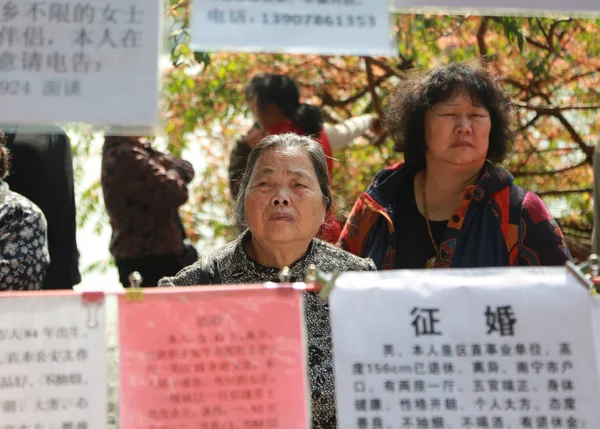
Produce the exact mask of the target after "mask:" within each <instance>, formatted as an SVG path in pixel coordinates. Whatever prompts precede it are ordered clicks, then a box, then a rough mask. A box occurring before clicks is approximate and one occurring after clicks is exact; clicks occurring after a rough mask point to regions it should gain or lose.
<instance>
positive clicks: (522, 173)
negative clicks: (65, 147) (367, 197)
mask: <svg viewBox="0 0 600 429" xmlns="http://www.w3.org/2000/svg"><path fill="white" fill-rule="evenodd" d="M167 15H168V18H169V22H171V23H172V24H171V26H170V27H169V35H168V38H169V43H170V44H169V46H170V50H171V56H172V58H171V60H172V61H171V62H172V67H171V68H170V70H169V71H168V73H167V74H166V75H165V77H164V93H163V101H162V102H163V110H164V112H165V119H166V131H167V134H168V137H169V142H168V143H169V150H171V151H172V152H173V153H175V154H181V153H183V152H184V151H185V150H188V151H191V152H193V153H200V154H202V159H203V161H205V163H206V169H205V170H204V171H201V172H199V175H198V177H197V178H196V179H195V180H194V182H193V184H192V185H193V189H192V197H191V199H190V201H189V203H188V204H187V205H186V206H185V207H184V210H183V212H184V213H183V218H184V223H185V225H186V227H187V229H188V233H190V235H191V236H192V238H193V240H194V241H197V242H198V243H200V247H201V248H206V249H207V250H209V249H212V248H214V247H216V246H217V245H219V244H220V243H222V242H224V241H226V240H229V239H231V238H233V237H234V236H235V234H236V233H237V232H236V231H235V228H234V226H233V223H232V221H231V199H230V195H229V189H228V183H227V171H226V168H227V165H228V153H229V151H230V150H231V147H232V145H233V143H234V142H235V140H236V138H238V137H239V136H241V135H243V134H244V133H245V132H246V130H247V127H248V120H247V118H246V120H244V118H245V117H246V115H247V106H246V104H245V100H244V87H245V84H246V83H247V82H248V80H249V79H250V77H251V76H252V75H253V74H255V73H258V72H262V71H269V72H280V73H287V74H289V75H291V76H292V77H293V78H294V79H295V80H296V81H297V82H298V83H299V85H300V87H301V91H302V94H303V96H304V99H305V100H306V101H308V102H311V103H313V104H316V105H319V106H321V107H322V108H323V111H324V113H325V116H326V118H327V119H328V120H329V121H336V120H340V119H343V118H347V117H350V116H352V115H358V114H362V113H366V112H374V111H376V109H375V108H374V106H375V105H377V103H373V100H372V99H371V92H372V91H370V90H369V85H368V82H367V76H366V68H365V62H364V60H363V59H362V58H357V57H320V56H311V55H304V56H291V55H282V54H273V55H270V54H227V53H210V54H209V53H205V52H196V53H194V52H192V51H191V49H190V48H189V42H190V37H189V33H188V26H189V2H188V1H187V0H181V1H177V0H170V8H169V10H168V13H167ZM395 24H396V27H397V28H398V56H397V57H395V58H391V59H386V58H376V59H373V60H374V62H375V63H374V64H375V65H374V66H373V69H372V70H373V74H374V79H375V85H374V88H373V91H374V92H375V93H376V94H377V97H378V98H379V100H378V101H379V103H380V104H381V105H382V106H383V107H384V110H385V104H386V103H385V101H386V99H387V97H388V95H389V94H390V92H391V91H392V90H393V88H394V87H395V86H396V85H398V84H401V82H402V80H403V79H404V78H405V73H406V72H407V71H410V70H412V69H415V68H422V69H426V68H430V67H433V66H436V65H439V64H446V63H448V62H450V61H463V60H471V59H477V58H480V57H481V56H482V54H484V60H485V61H486V64H487V65H488V67H489V68H490V69H492V70H493V71H494V72H496V73H497V74H498V75H499V76H500V77H501V78H502V80H503V82H504V85H505V87H506V89H507V91H508V92H509V94H510V95H511V97H512V99H513V101H514V103H515V113H516V115H515V129H516V131H517V138H516V140H515V142H514V150H513V153H512V154H511V156H510V157H509V159H508V160H507V161H506V166H507V167H508V168H509V169H510V170H511V171H512V172H513V173H514V174H515V176H516V180H517V183H519V184H522V185H523V186H525V187H527V188H529V189H532V190H535V191H537V192H539V193H540V194H541V195H542V196H543V197H544V198H547V202H548V203H549V204H550V206H551V207H556V209H555V210H554V212H560V214H561V216H563V217H564V219H566V220H568V221H569V222H570V225H571V226H573V227H574V228H575V229H573V230H574V231H575V230H577V231H588V230H589V226H590V223H591V220H592V219H591V215H590V213H591V199H590V195H589V192H587V191H586V190H589V188H590V187H591V184H592V171H591V153H592V151H593V147H594V145H595V144H596V142H598V140H599V138H600V110H599V107H600V96H599V93H598V91H599V88H600V79H599V70H600V56H599V55H598V54H599V53H600V41H599V40H600V25H599V22H598V20H575V19H562V18H560V19H549V18H544V19H541V18H522V17H476V16H469V17H467V16H437V15H397V16H396V22H395ZM534 118H535V119H534ZM373 141H374V139H373V138H372V137H371V138H370V140H368V139H359V140H357V141H356V142H355V143H354V144H353V145H351V146H350V147H349V148H347V149H345V150H343V151H340V152H339V153H336V154H335V156H336V158H337V159H338V162H337V163H336V170H335V172H334V184H335V188H336V194H337V195H338V201H337V203H338V204H337V206H338V216H339V217H340V218H343V217H344V216H345V214H347V211H348V210H349V209H350V208H351V205H352V204H353V202H354V201H355V199H356V197H357V195H358V194H359V193H360V192H362V191H364V190H365V189H366V187H367V186H368V185H369V183H370V181H371V179H372V178H373V176H374V174H375V173H376V172H377V171H379V170H380V169H381V168H383V167H384V166H386V165H389V164H391V163H394V162H397V161H400V160H401V159H402V155H401V154H398V153H395V152H394V151H393V150H392V146H393V145H392V142H391V141H390V140H389V139H388V140H385V141H383V142H380V143H381V144H379V145H377V146H376V145H373V144H372V142H373ZM88 191H89V193H90V195H87V194H86V197H87V196H89V197H90V198H93V197H94V195H92V193H93V192H94V190H93V189H90V190H88ZM565 191H573V192H565ZM89 204H90V205H89V206H88V207H86V206H84V208H83V209H82V210H83V211H82V216H83V218H84V219H85V216H86V213H87V212H88V209H89V210H90V211H93V210H96V209H98V207H97V206H93V203H89ZM588 235H589V234H588ZM577 239H578V240H579V241H581V240H583V241H585V240H586V238H585V234H584V238H581V236H578V238H577Z"/></svg>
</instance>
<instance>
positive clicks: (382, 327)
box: [330, 267, 600, 429]
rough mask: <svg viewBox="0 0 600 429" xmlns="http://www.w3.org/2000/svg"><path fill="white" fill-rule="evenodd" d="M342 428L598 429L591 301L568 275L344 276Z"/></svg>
mask: <svg viewBox="0 0 600 429" xmlns="http://www.w3.org/2000/svg"><path fill="white" fill-rule="evenodd" d="M330 310H331V325H332V334H333V351H334V353H333V354H334V356H335V359H336V360H335V379H336V396H337V405H338V413H337V415H338V425H339V427H343V428H356V429H366V428H369V429H371V428H382V429H383V428H388V427H392V426H393V427H398V428H405V427H406V428H457V429H458V428H578V429H584V428H590V427H595V424H596V423H594V422H597V421H598V418H599V417H600V414H599V412H598V407H597V404H596V402H597V401H596V399H594V398H597V396H598V393H599V385H598V378H597V374H598V371H597V368H598V363H597V356H596V352H595V333H594V328H593V322H592V319H593V317H594V314H595V312H597V311H598V309H597V308H596V309H594V306H593V301H592V298H591V297H590V295H589V293H588V291H587V290H586V289H585V288H584V287H582V286H581V284H580V283H579V281H578V280H577V279H576V278H575V277H574V276H572V275H571V274H570V273H569V272H568V271H567V269H566V268H564V267H562V268H561V267H556V268H506V269H477V270H475V269H473V270H463V269H453V270H405V271H388V272H383V273H344V274H342V275H341V276H340V277H339V278H338V279H337V281H336V288H335V290H334V291H333V293H332V295H331V298H330Z"/></svg>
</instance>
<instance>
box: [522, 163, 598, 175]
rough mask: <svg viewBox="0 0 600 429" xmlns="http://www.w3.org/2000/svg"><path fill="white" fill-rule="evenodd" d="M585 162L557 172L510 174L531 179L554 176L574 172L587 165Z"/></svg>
mask: <svg viewBox="0 0 600 429" xmlns="http://www.w3.org/2000/svg"><path fill="white" fill-rule="evenodd" d="M587 163H588V162H587V160H585V161H581V162H580V163H578V164H575V165H571V166H570V167H565V168H561V169H558V170H545V171H515V172H513V173H512V175H513V176H515V177H531V176H554V175H556V174H561V173H566V172H567V171H571V170H576V169H578V168H580V167H583V166H585V165H587Z"/></svg>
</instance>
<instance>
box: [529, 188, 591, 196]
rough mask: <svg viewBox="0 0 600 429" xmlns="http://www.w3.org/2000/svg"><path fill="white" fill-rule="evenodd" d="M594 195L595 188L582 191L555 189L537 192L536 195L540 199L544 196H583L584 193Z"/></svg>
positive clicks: (582, 189)
mask: <svg viewBox="0 0 600 429" xmlns="http://www.w3.org/2000/svg"><path fill="white" fill-rule="evenodd" d="M586 192H587V193H588V194H589V193H592V192H594V188H581V189H553V190H551V191H542V192H536V194H537V195H538V196H540V197H544V196H557V195H565V194H583V193H586Z"/></svg>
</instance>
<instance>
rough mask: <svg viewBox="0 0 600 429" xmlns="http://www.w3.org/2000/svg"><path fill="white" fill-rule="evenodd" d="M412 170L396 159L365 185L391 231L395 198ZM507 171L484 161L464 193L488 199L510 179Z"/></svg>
mask: <svg viewBox="0 0 600 429" xmlns="http://www.w3.org/2000/svg"><path fill="white" fill-rule="evenodd" d="M414 174H415V172H414V171H413V170H411V169H410V168H408V167H407V166H406V164H405V163H404V162H398V163H396V164H393V165H391V166H389V167H387V168H384V169H383V170H381V171H380V172H379V173H377V175H376V176H375V178H374V179H373V182H371V185H369V187H368V188H367V191H366V197H367V200H368V201H369V206H370V207H371V210H373V211H376V212H378V213H380V214H381V215H382V216H384V217H385V218H386V219H387V221H388V223H389V224H390V227H391V230H390V231H393V219H394V214H395V213H394V212H395V208H396V204H395V203H396V199H397V198H396V197H397V195H398V193H399V191H400V190H401V189H402V187H403V186H407V185H408V184H409V183H412V181H411V179H412V178H413V177H414ZM513 180H514V178H513V176H512V174H510V172H509V171H508V170H506V169H504V168H502V167H496V166H494V165H493V164H492V163H491V162H490V161H486V162H485V163H484V165H483V168H482V169H481V173H480V175H479V179H478V180H477V183H476V184H474V185H471V186H468V187H467V188H466V189H465V190H464V193H465V194H466V193H468V192H470V193H471V195H472V196H473V201H485V200H488V199H489V198H490V197H491V196H492V195H493V194H495V193H496V192H498V191H499V190H501V189H503V188H505V187H506V186H508V185H510V184H511V183H512V182H513Z"/></svg>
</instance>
